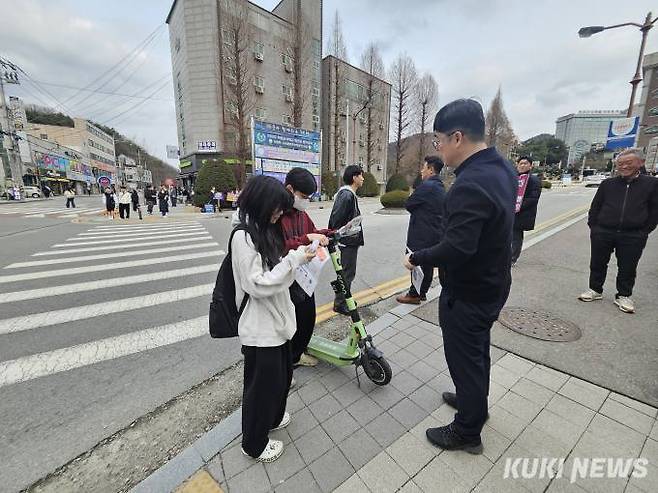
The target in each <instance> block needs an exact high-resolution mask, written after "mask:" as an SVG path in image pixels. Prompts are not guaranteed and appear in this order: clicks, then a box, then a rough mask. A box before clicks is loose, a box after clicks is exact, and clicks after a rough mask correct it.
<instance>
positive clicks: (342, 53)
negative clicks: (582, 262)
mask: <svg viewBox="0 0 658 493" xmlns="http://www.w3.org/2000/svg"><path fill="white" fill-rule="evenodd" d="M327 54H329V55H333V56H335V57H336V58H339V59H340V60H343V61H344V62H348V63H349V59H348V58H347V48H346V46H345V38H344V37H343V23H342V21H341V20H340V14H339V13H338V10H336V12H335V13H334V24H333V26H332V28H331V34H330V35H329V38H328V39H327Z"/></svg>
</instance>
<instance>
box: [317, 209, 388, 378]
mask: <svg viewBox="0 0 658 493" xmlns="http://www.w3.org/2000/svg"><path fill="white" fill-rule="evenodd" d="M360 224H361V218H360V217H359V218H355V219H353V220H352V221H350V223H349V224H348V225H346V226H344V227H343V228H341V229H340V230H338V231H336V232H334V233H332V234H330V235H328V238H329V244H328V245H327V250H328V251H329V255H330V257H331V263H332V264H333V266H334V270H335V271H336V280H335V281H332V283H331V286H332V288H333V290H334V292H335V293H337V294H343V295H344V296H345V302H346V304H347V308H348V310H349V312H350V317H351V319H352V325H351V327H350V334H349V337H348V338H347V339H346V340H344V341H341V342H336V341H332V340H330V339H326V338H324V337H320V336H316V335H314V336H313V337H311V341H310V343H309V345H308V349H307V351H308V353H309V354H310V355H312V356H315V357H316V358H318V359H319V360H322V361H326V362H327V363H330V364H332V365H335V366H348V365H355V372H356V377H357V382H358V384H359V385H360V383H361V382H360V381H359V366H361V367H363V371H364V373H365V374H366V376H367V377H368V378H369V379H370V380H372V382H374V383H375V384H377V385H386V384H387V383H389V382H390V381H391V377H392V376H393V372H392V371H391V366H390V365H389V364H388V362H387V361H386V359H385V358H384V354H383V353H382V352H381V351H380V350H379V349H377V348H376V347H375V346H374V344H373V343H372V336H371V335H368V333H367V332H366V328H365V325H364V324H363V321H362V320H361V317H360V316H359V311H358V310H357V305H356V301H355V300H354V298H353V297H352V293H351V292H350V289H349V288H348V287H347V285H346V284H345V280H344V279H343V267H342V265H341V263H340V250H339V249H338V248H337V247H338V242H339V241H340V239H341V238H345V237H346V236H352V235H354V234H356V233H358V231H359V227H360Z"/></svg>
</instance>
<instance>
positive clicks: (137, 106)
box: [103, 80, 169, 125]
mask: <svg viewBox="0 0 658 493" xmlns="http://www.w3.org/2000/svg"><path fill="white" fill-rule="evenodd" d="M167 84H169V80H166V81H165V82H164V84H162V85H161V86H160V87H158V88H157V89H156V90H155V91H153V92H152V93H151V94H150V95H149V96H148V97H147V98H146V99H143V100H142V101H140V102H139V103H137V104H136V105H135V106H133V107H131V108H128V109H127V110H126V111H123V112H121V113H119V114H118V115H116V116H114V117H112V118H110V119H109V120H105V122H104V123H103V125H107V124H108V123H109V122H111V121H112V120H116V119H117V118H119V117H120V116H122V115H124V114H126V113H129V112H131V111H134V110H135V109H137V108H139V107H140V106H141V105H142V104H144V103H145V102H146V101H148V100H149V99H151V97H153V96H154V95H155V94H157V93H158V92H159V91H161V90H162V89H164V88H165V87H167Z"/></svg>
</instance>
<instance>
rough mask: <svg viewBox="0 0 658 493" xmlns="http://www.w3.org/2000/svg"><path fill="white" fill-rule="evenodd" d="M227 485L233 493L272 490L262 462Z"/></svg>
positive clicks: (263, 492)
mask: <svg viewBox="0 0 658 493" xmlns="http://www.w3.org/2000/svg"><path fill="white" fill-rule="evenodd" d="M284 453H285V452H284ZM252 464H253V462H252ZM227 484H228V487H229V490H230V491H231V492H233V493H265V492H267V491H270V490H271V489H272V486H271V485H270V480H269V478H268V477H267V473H266V472H265V467H264V466H263V464H261V463H260V462H257V463H256V464H253V465H252V466H251V467H250V468H249V469H247V470H246V471H242V472H241V473H240V474H238V475H237V476H235V477H233V478H231V479H229V480H228V481H227Z"/></svg>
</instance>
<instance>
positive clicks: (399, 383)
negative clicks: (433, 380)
mask: <svg viewBox="0 0 658 493" xmlns="http://www.w3.org/2000/svg"><path fill="white" fill-rule="evenodd" d="M391 385H392V386H393V387H395V388H396V389H398V390H399V391H400V392H402V393H403V394H404V395H409V394H411V393H412V392H413V391H414V390H416V389H417V388H418V387H420V386H421V385H423V382H422V381H420V380H419V379H417V378H416V377H414V376H413V375H412V374H411V373H409V372H408V371H403V372H402V373H399V374H398V375H395V377H394V378H393V379H392V380H391Z"/></svg>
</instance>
